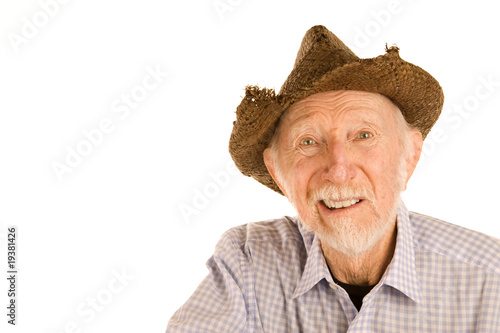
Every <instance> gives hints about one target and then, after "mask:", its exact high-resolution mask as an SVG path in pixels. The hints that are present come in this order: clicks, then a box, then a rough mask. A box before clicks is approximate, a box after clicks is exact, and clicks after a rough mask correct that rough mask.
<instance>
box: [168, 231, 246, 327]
mask: <svg viewBox="0 0 500 333" xmlns="http://www.w3.org/2000/svg"><path fill="white" fill-rule="evenodd" d="M242 247H243V245H241V244H239V243H238V241H237V237H234V235H233V236H231V233H230V232H228V233H226V234H224V235H223V236H222V237H221V239H220V240H219V242H218V244H217V246H216V248H215V252H214V254H213V256H212V257H211V258H210V259H209V260H208V262H207V267H208V270H209V274H208V275H207V277H205V279H204V280H203V281H202V282H201V283H200V285H199V286H198V287H197V289H196V291H195V292H194V294H193V295H192V296H191V297H190V298H189V299H188V301H187V302H186V303H185V304H184V305H183V306H181V307H180V308H179V309H178V310H177V311H176V312H175V314H174V315H173V316H172V318H171V319H170V321H169V322H168V327H167V333H177V332H192V333H194V332H218V333H220V332H246V322H247V309H246V304H245V296H244V285H245V283H244V276H243V269H242V265H245V262H247V260H246V256H245V254H244V252H243V249H242Z"/></svg>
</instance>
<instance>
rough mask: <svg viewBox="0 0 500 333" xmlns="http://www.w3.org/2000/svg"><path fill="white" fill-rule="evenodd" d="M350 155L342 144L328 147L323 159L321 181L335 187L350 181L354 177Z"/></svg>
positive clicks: (354, 172) (354, 171)
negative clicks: (330, 183)
mask: <svg viewBox="0 0 500 333" xmlns="http://www.w3.org/2000/svg"><path fill="white" fill-rule="evenodd" d="M351 155H352V154H350V153H349V151H348V149H347V148H346V146H345V144H344V143H336V144H333V145H330V146H329V147H328V150H327V156H326V157H325V161H326V165H325V169H324V172H323V179H325V180H328V181H330V182H332V183H333V184H336V185H342V184H345V183H347V182H349V181H350V180H352V179H353V178H354V177H355V176H356V170H355V168H354V165H353V163H352V157H353V156H351Z"/></svg>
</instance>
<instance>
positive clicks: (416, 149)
mask: <svg viewBox="0 0 500 333" xmlns="http://www.w3.org/2000/svg"><path fill="white" fill-rule="evenodd" d="M409 135H410V142H411V147H410V149H411V152H410V156H408V158H407V159H406V172H407V176H406V182H405V188H404V189H405V190H406V186H407V185H408V181H409V180H410V177H411V175H412V174H413V171H415V168H416V167H417V163H418V161H419V160H420V155H421V154H422V146H423V145H424V140H423V139H422V133H420V131H419V130H415V129H412V130H410V133H409Z"/></svg>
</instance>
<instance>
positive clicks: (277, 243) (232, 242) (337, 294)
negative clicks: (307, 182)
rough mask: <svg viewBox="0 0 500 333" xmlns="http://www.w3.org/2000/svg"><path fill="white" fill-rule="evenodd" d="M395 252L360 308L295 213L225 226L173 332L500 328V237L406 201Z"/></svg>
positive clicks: (172, 323)
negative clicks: (419, 211)
mask: <svg viewBox="0 0 500 333" xmlns="http://www.w3.org/2000/svg"><path fill="white" fill-rule="evenodd" d="M397 226H398V234H397V244H396V250H395V253H394V257H393V259H392V261H391V263H390V265H389V267H388V268H387V270H386V272H385V274H384V275H383V277H382V279H381V280H380V282H379V283H378V284H377V285H376V286H375V287H374V288H373V289H372V291H371V292H370V293H369V294H368V295H367V296H366V297H365V298H364V300H363V306H362V307H361V310H360V311H359V312H358V311H357V310H356V308H355V307H354V305H353V304H352V302H351V300H350V298H349V296H348V294H347V293H346V291H345V290H344V289H342V288H341V287H340V286H338V285H337V284H336V283H335V282H334V281H333V279H332V276H331V274H330V272H329V270H328V267H327V264H326V261H325V259H324V257H323V253H322V251H321V247H320V244H319V240H318V238H317V237H316V236H314V235H312V234H309V233H307V232H305V231H304V230H302V229H301V227H300V226H299V225H298V223H297V219H296V218H290V217H284V218H281V219H277V220H269V221H265V222H258V223H249V224H247V225H243V226H239V227H235V228H232V229H230V230H229V231H227V232H226V233H225V234H224V235H223V236H222V237H221V239H220V241H219V242H218V244H217V246H216V249H215V253H214V255H213V256H212V257H211V258H210V259H209V260H208V263H207V266H208V269H209V271H210V272H209V274H208V276H207V277H206V278H205V279H204V280H203V281H202V283H201V284H200V285H199V286H198V288H197V289H196V291H195V292H194V294H193V295H192V296H191V298H189V300H188V301H187V302H186V303H185V304H184V305H183V306H182V307H181V308H180V309H179V310H177V312H176V313H175V314H174V315H173V317H172V318H171V319H170V321H169V323H168V328H167V332H168V333H174V332H193V333H194V332H218V333H220V332H273V333H279V332H284V333H285V332H286V333H291V332H395V333H396V332H397V333H401V332H488V333H491V332H500V240H498V239H496V238H492V237H489V236H486V235H483V234H481V233H478V232H475V231H471V230H468V229H465V228H462V227H458V226H455V225H453V224H449V223H446V222H443V221H440V220H437V219H435V218H432V217H428V216H424V215H420V214H416V213H409V212H408V211H407V209H406V207H405V206H404V204H403V203H401V205H400V207H399V209H398V220H397Z"/></svg>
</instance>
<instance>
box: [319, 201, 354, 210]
mask: <svg viewBox="0 0 500 333" xmlns="http://www.w3.org/2000/svg"><path fill="white" fill-rule="evenodd" d="M361 201H362V200H360V199H351V200H344V201H334V200H329V199H323V200H321V201H320V202H321V203H322V204H323V205H324V206H325V207H326V208H328V209H329V210H336V209H342V208H347V207H351V206H352V205H355V204H357V203H359V202H361Z"/></svg>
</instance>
